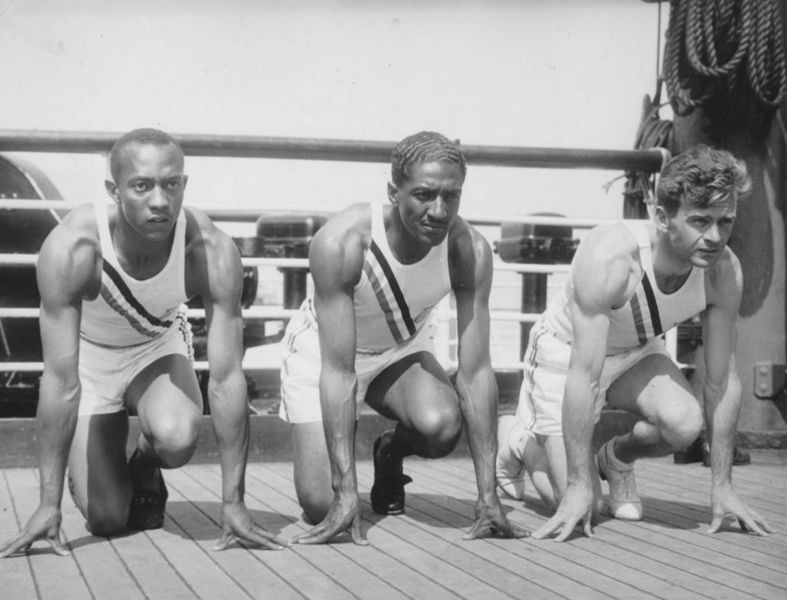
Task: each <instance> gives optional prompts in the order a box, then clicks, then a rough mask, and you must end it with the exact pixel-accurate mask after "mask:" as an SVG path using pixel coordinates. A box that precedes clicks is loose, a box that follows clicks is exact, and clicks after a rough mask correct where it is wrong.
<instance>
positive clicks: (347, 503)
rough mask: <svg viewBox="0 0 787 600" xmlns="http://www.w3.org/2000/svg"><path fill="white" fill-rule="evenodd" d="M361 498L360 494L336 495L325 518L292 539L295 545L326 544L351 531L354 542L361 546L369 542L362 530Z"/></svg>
mask: <svg viewBox="0 0 787 600" xmlns="http://www.w3.org/2000/svg"><path fill="white" fill-rule="evenodd" d="M361 516H362V509H361V498H360V497H359V496H358V492H355V493H346V494H336V495H335V496H334V498H333V502H331V506H330V507H329V508H328V514H327V515H325V518H324V519H323V520H322V521H321V522H320V523H318V524H317V525H316V526H315V527H313V528H312V529H310V530H309V531H305V532H303V533H300V534H298V535H296V536H295V537H294V538H292V543H293V544H324V543H327V542H330V541H331V539H333V538H334V537H335V536H337V535H339V534H340V533H343V532H345V531H347V529H349V530H350V535H352V540H353V542H355V543H356V544H359V545H361V546H365V545H367V544H368V543H369V542H368V541H367V539H366V537H365V536H364V534H363V531H362V529H361Z"/></svg>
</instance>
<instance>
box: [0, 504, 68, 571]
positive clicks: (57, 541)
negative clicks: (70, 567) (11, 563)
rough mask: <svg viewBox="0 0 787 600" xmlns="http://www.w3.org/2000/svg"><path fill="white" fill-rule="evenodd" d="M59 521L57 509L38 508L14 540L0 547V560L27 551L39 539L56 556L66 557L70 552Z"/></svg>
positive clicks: (60, 517) (49, 507) (58, 510)
mask: <svg viewBox="0 0 787 600" xmlns="http://www.w3.org/2000/svg"><path fill="white" fill-rule="evenodd" d="M61 519H62V515H61V513H60V509H59V508H55V507H53V506H39V507H38V508H37V509H36V511H35V512H34V513H33V516H31V517H30V520H29V521H28V522H27V525H25V528H24V529H22V531H20V532H19V534H18V535H17V536H16V537H15V538H14V539H12V540H10V541H8V542H6V543H5V544H4V545H3V546H2V547H0V558H5V557H7V556H11V555H12V554H16V553H17V552H19V551H20V550H23V551H27V550H28V549H29V548H30V546H31V545H32V544H33V542H35V541H36V540H41V539H46V541H47V542H49V545H50V546H51V547H52V550H54V551H55V553H56V554H59V555H60V556H68V555H69V554H71V552H70V550H68V548H66V544H65V542H64V541H63V538H62V535H61V532H60V521H61Z"/></svg>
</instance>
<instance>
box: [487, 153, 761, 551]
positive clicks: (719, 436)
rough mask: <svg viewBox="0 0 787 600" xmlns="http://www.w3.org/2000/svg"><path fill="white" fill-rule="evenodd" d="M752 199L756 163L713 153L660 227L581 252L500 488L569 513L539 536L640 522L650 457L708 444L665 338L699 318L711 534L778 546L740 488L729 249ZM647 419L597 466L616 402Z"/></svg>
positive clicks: (681, 163)
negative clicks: (597, 441)
mask: <svg viewBox="0 0 787 600" xmlns="http://www.w3.org/2000/svg"><path fill="white" fill-rule="evenodd" d="M750 186H751V181H750V179H749V177H748V175H747V173H746V167H745V165H744V164H743V162H742V161H739V160H737V159H736V158H735V157H734V156H732V155H731V154H730V153H729V152H726V151H723V150H714V149H712V148H709V147H708V146H704V145H700V146H696V147H695V148H693V149H691V150H689V151H687V152H684V153H683V154H680V155H679V156H676V157H675V158H673V159H672V160H671V161H670V162H668V163H667V165H666V166H665V167H664V169H662V171H661V175H660V178H659V182H658V186H657V189H656V199H655V203H654V205H652V206H651V207H650V210H651V213H652V214H651V216H652V219H651V221H641V222H634V221H629V222H623V223H613V224H609V225H602V226H599V227H597V228H595V229H593V230H591V231H590V232H589V233H588V235H587V237H586V238H585V240H583V241H582V243H581V244H580V246H579V249H578V250H577V253H576V255H575V256H574V260H573V261H572V264H571V272H570V274H569V277H568V278H567V280H566V284H565V286H564V287H563V289H562V290H561V292H560V294H558V295H557V296H556V297H555V298H554V300H553V301H552V302H550V305H549V306H548V307H547V310H546V311H545V312H544V314H543V315H542V316H541V318H540V319H539V320H538V322H537V323H536V324H535V326H534V327H533V329H532V331H531V333H530V342H529V345H528V349H527V352H526V358H525V362H526V363H527V367H526V369H525V378H524V381H523V383H522V390H521V392H520V397H519V406H518V407H517V415H516V417H515V418H514V417H511V416H510V415H506V416H504V417H502V418H501V422H500V427H499V435H500V440H499V443H500V451H499V454H498V460H497V477H498V483H499V484H500V485H501V487H503V488H504V489H506V490H507V491H508V493H509V495H512V496H515V497H521V493H522V490H523V488H522V483H523V479H522V478H523V477H524V470H527V471H528V472H529V473H530V475H531V478H532V480H533V483H534V485H535V487H536V490H537V491H538V492H539V494H540V495H541V496H542V498H543V499H544V500H545V501H546V502H547V503H549V504H551V505H552V506H556V507H557V512H556V513H555V515H554V516H553V517H552V518H551V519H549V521H548V522H547V523H546V524H544V526H543V527H541V528H540V529H539V530H538V531H536V532H535V533H534V534H533V535H534V537H537V538H540V537H546V536H549V535H551V534H552V533H554V532H556V531H557V532H558V535H557V539H558V540H561V541H562V540H564V539H566V538H567V537H568V536H569V535H570V534H571V532H572V530H573V529H574V526H575V525H577V524H578V523H580V522H582V524H583V529H584V532H585V533H586V534H587V535H590V533H591V529H590V527H591V515H592V512H593V511H594V510H600V508H601V506H600V502H599V499H600V487H599V481H598V476H599V475H600V476H601V477H602V478H604V479H606V480H607V482H608V483H609V500H608V503H607V511H608V512H609V514H610V515H611V516H612V517H615V518H617V519H627V520H639V519H642V517H643V509H642V502H641V500H640V498H639V494H638V493H637V486H636V481H635V478H634V462H635V461H636V460H637V459H639V458H647V457H656V456H666V455H667V454H671V453H672V452H675V451H677V450H680V449H682V448H685V447H686V446H687V445H689V444H690V443H691V442H692V441H693V440H694V439H696V438H697V435H699V433H700V429H701V427H702V423H703V415H702V410H703V409H702V407H701V405H700V403H699V402H698V401H697V399H696V398H695V397H694V395H693V394H692V391H691V388H690V387H689V384H688V382H687V381H686V379H685V377H684V376H683V374H682V373H681V372H680V369H678V366H677V365H676V364H675V363H674V362H673V361H672V360H671V358H670V356H669V354H668V353H667V350H666V348H665V345H664V343H663V340H662V339H661V335H662V333H663V332H664V331H666V330H668V329H670V328H672V327H674V326H676V325H677V324H678V323H681V322H682V321H684V320H686V319H689V318H691V317H693V316H695V315H697V314H699V315H701V319H702V338H703V342H704V344H703V347H704V359H705V365H706V377H705V382H704V385H703V390H702V395H703V400H704V412H705V423H706V424H707V430H708V439H709V440H710V451H711V470H712V476H711V477H712V487H711V506H712V511H713V520H712V522H711V526H710V531H711V532H713V531H716V530H718V529H719V527H720V526H721V524H722V521H723V519H724V517H725V516H727V515H732V516H734V517H735V518H737V520H738V522H739V523H740V525H741V527H743V528H744V529H747V530H749V531H752V532H754V533H757V534H760V535H765V534H767V532H768V531H770V528H769V526H768V524H767V523H766V522H765V520H764V519H762V517H760V515H758V514H757V513H756V512H755V511H754V510H752V509H751V508H749V507H748V506H746V504H745V503H744V501H743V500H742V499H741V498H740V496H738V494H737V492H736V491H735V489H734V488H733V486H732V481H731V467H732V457H733V448H734V444H735V432H736V424H737V421H738V412H739V409H740V395H741V390H740V382H739V381H738V376H737V373H736V372H735V360H734V354H733V353H734V349H735V340H736V326H737V321H738V307H739V305H740V300H741V291H742V285H743V278H742V273H741V266H740V263H739V262H738V259H737V258H736V256H735V254H734V253H733V252H732V250H730V248H728V247H727V242H728V240H729V238H730V235H731V233H732V226H733V223H734V222H735V217H736V215H737V208H738V200H739V199H741V198H743V197H744V196H745V195H746V194H747V192H748V190H749V188H750ZM605 401H606V402H607V404H609V405H610V406H611V407H613V408H617V409H622V410H627V411H630V412H632V413H634V414H636V415H638V416H639V417H640V420H639V421H637V423H636V424H635V425H634V428H633V430H632V431H630V432H629V433H627V434H625V435H621V436H618V437H615V438H613V439H611V440H609V441H608V442H607V443H606V444H604V445H603V446H602V447H601V449H600V450H599V452H598V454H597V455H596V456H595V457H594V456H593V454H592V452H591V439H592V434H593V425H594V422H595V420H597V419H598V417H599V414H600V412H601V407H602V405H603V403H604V402H605Z"/></svg>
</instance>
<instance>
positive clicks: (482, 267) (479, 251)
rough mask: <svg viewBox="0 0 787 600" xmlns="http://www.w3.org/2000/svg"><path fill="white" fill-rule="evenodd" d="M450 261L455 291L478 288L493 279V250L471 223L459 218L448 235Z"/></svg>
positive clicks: (452, 283)
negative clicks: (482, 283)
mask: <svg viewBox="0 0 787 600" xmlns="http://www.w3.org/2000/svg"><path fill="white" fill-rule="evenodd" d="M448 260H449V264H450V270H451V285H452V287H453V288H454V289H461V288H468V287H476V286H477V285H479V284H480V283H481V282H485V281H491V279H492V270H493V265H492V249H491V248H490V247H489V242H488V241H487V240H486V238H485V237H484V236H483V235H481V234H480V233H479V232H478V230H477V229H476V228H475V227H473V226H472V225H471V224H470V223H468V222H467V221H465V220H464V219H462V218H461V217H457V218H456V220H455V221H454V223H453V224H452V226H451V230H450V231H449V233H448Z"/></svg>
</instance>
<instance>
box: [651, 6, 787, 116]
mask: <svg viewBox="0 0 787 600" xmlns="http://www.w3.org/2000/svg"><path fill="white" fill-rule="evenodd" d="M778 2H779V0H670V16H669V29H668V40H667V44H666V46H665V49H664V81H665V83H666V86H667V92H668V93H669V96H670V102H671V104H672V108H673V110H674V112H675V113H676V114H678V115H687V114H689V113H691V112H692V111H693V110H694V109H695V108H697V107H699V106H702V105H704V104H706V103H707V102H708V101H709V100H710V99H711V98H712V97H713V96H714V95H715V94H717V93H718V92H719V91H722V90H728V91H734V90H739V89H742V88H748V89H749V90H750V91H751V93H752V95H753V96H754V98H755V99H756V100H757V102H759V103H760V104H761V105H763V106H765V107H768V108H776V107H778V106H780V105H781V103H782V102H783V101H784V100H785V96H787V69H786V68H785V56H784V47H783V42H782V39H783V38H782V22H781V16H780V14H779V5H778Z"/></svg>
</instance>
